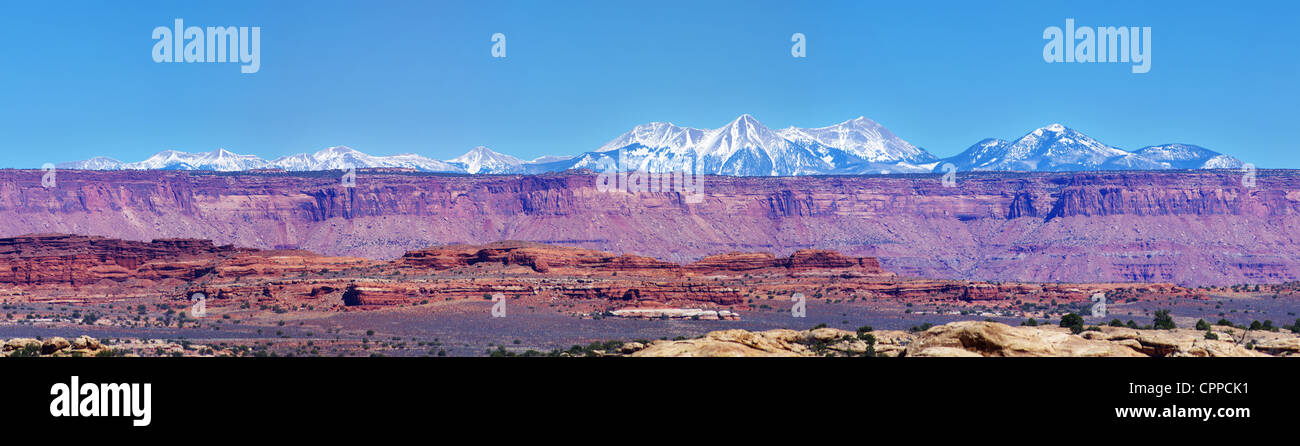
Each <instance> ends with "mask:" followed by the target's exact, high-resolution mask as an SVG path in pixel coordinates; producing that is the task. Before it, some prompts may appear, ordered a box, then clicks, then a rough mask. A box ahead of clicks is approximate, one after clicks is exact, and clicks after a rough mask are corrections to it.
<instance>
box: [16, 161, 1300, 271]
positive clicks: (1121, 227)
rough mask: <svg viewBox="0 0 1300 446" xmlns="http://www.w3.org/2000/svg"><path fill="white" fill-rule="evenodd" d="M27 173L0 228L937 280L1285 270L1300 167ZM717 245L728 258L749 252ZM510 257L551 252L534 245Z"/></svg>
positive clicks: (1295, 265)
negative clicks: (851, 266) (561, 255)
mask: <svg viewBox="0 0 1300 446" xmlns="http://www.w3.org/2000/svg"><path fill="white" fill-rule="evenodd" d="M41 174H42V172H41V171H36V170H6V171H3V172H0V235H3V236H14V235H19V234H29V233H35V232H48V231H58V232H76V233H88V234H95V235H101V236H108V237H113V238H120V239H128V240H150V239H155V238H161V237H180V238H190V239H208V240H214V241H215V242H216V243H217V244H223V245H224V244H231V245H237V246H243V247H252V248H258V249H283V248H303V249H308V250H311V251H314V252H319V253H322V254H326V255H336V256H348V257H365V258H371V259H390V258H396V257H398V256H401V255H402V254H403V253H406V252H408V251H414V250H418V249H422V248H427V247H429V246H432V245H439V244H446V243H470V244H474V243H489V242H495V241H499V240H519V239H522V240H532V241H536V242H542V243H549V244H559V245H568V246H575V247H582V248H589V249H597V250H605V251H609V252H616V253H620V254H633V255H639V256H648V257H653V258H655V259H658V260H661V261H668V262H673V263H689V262H691V261H695V260H699V259H704V258H706V256H710V255H718V254H722V253H728V252H735V251H755V250H761V251H769V252H773V253H774V254H775V255H776V256H785V255H789V254H792V253H794V252H795V251H797V250H801V249H810V248H811V249H821V250H835V251H838V252H841V253H843V254H845V255H847V256H850V257H854V256H863V257H874V258H878V259H880V263H881V265H882V266H883V267H884V268H885V269H887V270H890V271H893V272H896V273H898V274H901V275H905V276H915V277H930V278H942V279H953V280H984V281H1009V280H1020V281H1032V282H1076V283H1078V282H1170V283H1177V284H1181V285H1224V284H1237V283H1263V282H1285V281H1290V280H1300V239H1297V238H1295V237H1292V236H1291V234H1293V233H1294V228H1296V227H1300V193H1297V191H1300V173H1298V172H1297V171H1293V170H1263V171H1260V172H1259V173H1258V180H1257V186H1256V187H1254V188H1247V187H1244V186H1243V185H1242V182H1241V178H1240V176H1241V175H1240V173H1239V172H1233V171H1226V170H1225V171H1208V170H1207V171H1177V172H1175V171H1170V172H1059V173H999V172H976V173H964V174H963V175H962V176H961V177H960V179H959V181H958V182H957V184H956V186H955V187H943V185H942V183H941V182H940V181H937V180H936V179H935V178H934V177H932V176H927V175H909V176H887V177H882V176H870V177H867V176H863V177H845V176H827V177H797V178H751V177H708V178H706V180H705V182H706V186H705V188H704V190H705V191H706V194H707V196H708V198H707V199H706V200H704V201H703V202H701V203H693V204H690V203H685V202H684V201H683V199H682V197H681V195H680V194H677V193H672V192H647V193H640V194H623V193H604V192H600V191H598V190H596V188H595V176H594V175H591V174H586V173H580V172H570V173H563V174H550V175H540V176H529V175H519V176H456V175H419V174H410V173H405V172H384V171H376V172H373V173H367V174H366V181H364V182H362V183H359V184H358V185H357V187H354V188H346V189H345V188H342V187H340V186H339V184H338V183H339V181H338V179H337V177H331V176H330V175H322V174H320V173H301V174H299V173H287V174H286V173H274V174H271V173H256V172H253V173H241V174H223V175H211V174H200V173H188V172H181V171H103V172H98V171H67V172H60V176H59V187H57V188H48V189H47V188H44V187H41V184H40V178H41ZM431 257H433V258H430V259H427V261H428V262H432V263H437V262H452V263H450V264H441V265H438V266H437V267H440V268H445V267H448V266H455V265H457V264H459V263H458V262H460V261H461V260H460V259H457V258H455V257H454V256H451V257H440V256H438V255H433V256H431ZM47 260H48V261H49V262H54V263H51V264H54V265H62V264H61V263H58V262H62V261H63V260H58V259H47ZM734 260H736V261H731V262H727V264H728V266H729V267H732V268H746V267H761V266H760V265H761V264H762V263H763V262H765V261H767V260H764V259H762V258H757V257H756V258H752V259H748V260H746V261H745V262H740V261H739V260H740V259H734ZM510 261H520V262H523V263H524V264H530V263H529V262H531V265H532V266H533V267H536V268H539V269H543V270H545V269H547V268H553V267H554V265H552V264H551V262H550V259H547V258H545V257H544V256H542V257H532V258H528V257H525V258H518V259H510ZM123 262H124V263H125V264H124V265H119V266H121V267H122V268H126V269H127V270H133V269H135V268H136V266H131V265H130V264H131V263H132V261H130V260H129V259H123ZM749 262H752V265H750V266H745V263H749ZM8 266H9V268H6V269H0V271H4V272H6V273H7V274H10V275H11V276H14V270H13V269H12V267H14V266H17V267H19V268H20V269H19V270H18V272H19V274H17V275H16V279H17V280H37V281H44V280H56V281H57V280H62V279H61V276H60V275H61V274H62V275H65V276H66V274H67V271H68V270H67V269H60V268H53V269H47V270H46V271H42V270H41V269H40V268H35V267H27V266H24V265H22V264H18V265H8ZM650 267H651V265H645V264H643V265H637V266H636V268H637V269H646V268H650ZM28 273H31V274H32V275H33V277H32V278H31V279H28V278H27V277H26V275H27V274H28ZM95 274H98V275H102V276H103V277H106V278H113V277H117V276H118V275H120V274H121V273H120V272H115V271H114V270H111V269H109V270H101V271H97V272H96V273H95ZM63 278H66V277H63ZM8 280H10V281H14V280H15V278H11V279H8Z"/></svg>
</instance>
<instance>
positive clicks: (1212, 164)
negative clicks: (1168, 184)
mask: <svg viewBox="0 0 1300 446" xmlns="http://www.w3.org/2000/svg"><path fill="white" fill-rule="evenodd" d="M1133 153H1135V154H1137V155H1139V156H1142V157H1144V158H1147V159H1149V160H1152V161H1156V162H1160V163H1165V164H1168V165H1169V168H1171V169H1239V168H1241V167H1242V166H1243V165H1244V164H1245V163H1243V162H1242V161H1241V160H1239V159H1237V158H1235V157H1232V156H1229V155H1223V154H1220V153H1219V152H1215V151H1213V150H1210V149H1207V148H1204V147H1201V146H1194V145H1191V144H1164V145H1159V146H1147V147H1143V148H1141V149H1137V150H1135V151H1134V152H1133Z"/></svg>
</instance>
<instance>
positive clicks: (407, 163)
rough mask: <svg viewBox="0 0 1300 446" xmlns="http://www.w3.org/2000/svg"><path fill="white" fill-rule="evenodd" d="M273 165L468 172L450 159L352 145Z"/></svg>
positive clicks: (283, 159) (296, 168)
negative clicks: (372, 150) (371, 151)
mask: <svg viewBox="0 0 1300 446" xmlns="http://www.w3.org/2000/svg"><path fill="white" fill-rule="evenodd" d="M271 167H277V168H281V169H284V170H288V171H311V170H333V169H355V168H365V167H404V168H411V169H416V170H419V171H424V172H464V169H461V168H460V167H457V166H455V165H452V164H451V163H448V162H446V161H439V160H435V159H432V158H425V157H423V156H420V155H416V154H413V153H404V154H400V155H390V156H374V155H368V154H365V153H362V152H361V151H358V150H355V149H353V148H351V147H346V146H336V147H330V148H327V149H324V150H320V151H318V152H316V153H312V154H306V153H300V154H297V155H291V156H286V157H281V158H277V159H276V160H275V161H271Z"/></svg>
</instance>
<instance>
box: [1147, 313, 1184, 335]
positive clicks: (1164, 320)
mask: <svg viewBox="0 0 1300 446" xmlns="http://www.w3.org/2000/svg"><path fill="white" fill-rule="evenodd" d="M1151 328H1154V329H1156V330H1173V329H1175V328H1178V325H1176V324H1174V318H1173V317H1170V316H1169V310H1156V316H1155V319H1152V321H1151Z"/></svg>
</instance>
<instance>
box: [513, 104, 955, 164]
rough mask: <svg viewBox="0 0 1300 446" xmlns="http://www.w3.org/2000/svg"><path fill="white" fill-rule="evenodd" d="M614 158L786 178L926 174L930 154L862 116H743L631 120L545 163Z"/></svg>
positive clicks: (596, 161)
mask: <svg viewBox="0 0 1300 446" xmlns="http://www.w3.org/2000/svg"><path fill="white" fill-rule="evenodd" d="M619 160H621V162H622V163H623V164H624V165H625V166H627V168H632V169H640V170H645V171H649V172H666V171H670V170H677V169H680V166H682V164H680V162H681V161H683V160H689V161H690V162H691V163H692V164H691V165H692V166H698V168H699V169H700V171H701V172H704V173H708V174H715V175H733V176H788V175H822V174H856V173H891V172H928V171H930V169H931V168H932V167H933V166H930V165H924V164H923V163H930V162H934V161H935V160H937V158H935V157H934V156H933V155H931V154H930V153H928V152H926V151H925V149H921V148H919V147H916V146H914V145H912V144H910V143H908V142H907V141H904V140H902V139H901V138H899V137H897V136H896V135H894V134H893V133H892V132H890V131H889V130H887V129H885V128H884V127H882V126H880V125H879V124H877V123H875V122H874V121H871V120H869V119H866V118H858V119H853V120H849V121H845V122H843V123H840V124H836V125H833V126H829V127H821V128H813V129H803V128H797V127H790V128H786V129H782V130H779V131H776V130H772V129H770V128H768V127H767V126H765V125H763V123H761V122H759V121H758V120H757V119H755V118H754V117H753V116H750V115H747V114H746V115H741V116H740V117H738V118H736V119H734V120H732V121H731V122H729V123H727V124H726V125H723V126H722V127H719V128H716V129H696V128H689V127H680V126H676V125H673V124H669V123H663V122H652V123H649V124H642V125H638V126H636V127H634V128H633V129H632V130H631V131H628V132H627V133H624V134H623V135H621V136H619V137H618V138H615V139H613V140H611V141H610V142H608V143H605V144H604V145H602V146H601V147H600V148H599V149H597V150H595V151H593V152H587V153H584V154H582V155H579V156H577V157H574V158H572V159H570V160H568V161H567V162H563V163H556V164H553V165H549V166H547V168H548V169H558V170H563V169H592V170H598V171H599V170H604V169H607V168H609V167H610V166H613V165H614V164H615V163H616V162H619ZM535 170H536V166H534V168H533V169H530V171H535Z"/></svg>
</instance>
